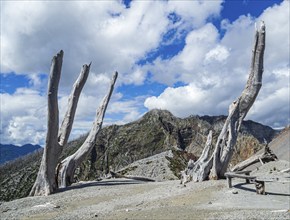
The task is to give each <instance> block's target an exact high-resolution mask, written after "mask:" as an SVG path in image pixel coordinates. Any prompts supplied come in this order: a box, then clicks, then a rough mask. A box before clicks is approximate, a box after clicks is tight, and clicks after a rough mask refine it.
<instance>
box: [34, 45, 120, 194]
mask: <svg viewBox="0 0 290 220" xmlns="http://www.w3.org/2000/svg"><path fill="white" fill-rule="evenodd" d="M62 60H63V51H62V50H61V51H60V52H59V53H58V54H57V55H56V56H54V57H53V59H52V64H51V69H50V79H49V84H48V122H47V128H48V130H47V136H46V146H45V149H44V153H43V157H42V161H41V165H40V168H39V172H38V175H37V178H36V181H35V183H34V185H33V187H32V190H31V192H30V196H36V195H49V194H51V193H53V192H54V191H55V190H56V189H57V188H58V179H57V178H58V174H59V173H58V171H59V169H60V168H62V166H61V165H59V164H58V162H59V157H60V154H61V152H62V149H63V146H64V145H65V144H66V143H67V141H68V138H69V135H70V132H71V129H72V125H73V121H74V117H75V112H76V108H77V104H78V100H79V97H80V94H81V91H82V89H83V87H84V85H85V83H86V80H87V78H88V74H89V71H90V65H91V64H89V65H84V66H83V67H82V69H81V72H80V75H79V77H78V79H77V80H76V82H75V83H74V86H73V89H72V91H71V94H70V96H69V100H68V109H67V111H66V113H65V116H64V119H63V121H62V124H61V127H60V129H59V114H58V100H57V95H58V85H59V80H60V75H61V67H62ZM116 78H117V73H116V74H115V75H114V80H113V81H114V82H113V84H115V81H116ZM113 86H114V85H113ZM113 86H112V85H111V88H110V92H109V95H108V96H106V97H105V99H104V101H103V105H102V106H101V107H100V110H99V111H98V112H97V119H96V121H95V124H94V126H93V128H92V130H91V132H90V134H89V136H88V139H87V140H86V142H85V143H86V146H87V145H89V146H92V145H93V143H94V141H95V137H96V135H97V133H98V131H99V130H100V127H101V125H102V121H103V117H104V113H105V111H106V108H107V105H108V102H109V99H110V96H111V94H112V91H113ZM87 151H88V149H84V148H81V149H80V151H77V152H76V154H74V155H73V156H76V157H79V158H78V159H76V160H75V161H74V162H75V163H76V165H77V164H79V163H80V162H79V161H81V160H82V159H83V158H84V157H85V156H86V154H87ZM71 167H72V166H70V167H69V168H71ZM66 172H68V171H67V170H66ZM73 172H74V170H73ZM66 178H67V176H66ZM66 181H69V180H66Z"/></svg>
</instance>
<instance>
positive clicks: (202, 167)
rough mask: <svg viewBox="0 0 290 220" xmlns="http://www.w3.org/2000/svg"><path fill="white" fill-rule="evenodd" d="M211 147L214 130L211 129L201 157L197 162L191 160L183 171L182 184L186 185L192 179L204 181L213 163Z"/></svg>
mask: <svg viewBox="0 0 290 220" xmlns="http://www.w3.org/2000/svg"><path fill="white" fill-rule="evenodd" d="M211 147H212V131H210V132H209V134H208V136H207V141H206V144H205V148H204V149H203V151H202V153H201V156H200V157H199V159H198V160H197V161H196V162H194V161H193V160H189V162H188V165H187V168H186V169H185V170H184V171H181V184H183V185H185V184H186V183H187V182H189V181H191V180H193V181H194V182H198V181H203V180H205V179H206V178H207V175H208V172H209V169H210V167H211V165H212V158H211V159H209V152H210V150H211ZM206 168H207V169H206Z"/></svg>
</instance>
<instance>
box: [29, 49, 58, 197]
mask: <svg viewBox="0 0 290 220" xmlns="http://www.w3.org/2000/svg"><path fill="white" fill-rule="evenodd" d="M62 60H63V51H62V50H61V51H60V52H59V53H58V54H57V55H56V56H54V57H53V59H52V63H51V68H50V78H49V81H48V92H47V95H48V99H47V100H48V102H47V106H48V116H47V135H46V144H45V148H44V152H43V156H42V160H41V165H40V168H39V171H38V174H37V178H36V181H35V183H34V185H33V187H32V189H31V191H30V194H29V195H30V196H38V195H49V194H51V193H52V192H53V191H55V190H56V188H57V185H56V181H55V167H56V165H57V162H58V156H59V154H60V148H59V144H58V141H57V136H58V123H59V118H58V102H57V94H58V85H59V80H60V75H61V68H62Z"/></svg>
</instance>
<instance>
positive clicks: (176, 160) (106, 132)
mask: <svg viewBox="0 0 290 220" xmlns="http://www.w3.org/2000/svg"><path fill="white" fill-rule="evenodd" d="M225 119H226V117H225V116H214V117H211V116H203V117H200V116H191V117H188V118H185V119H181V118H177V117H175V116H173V115H172V114H171V113H170V112H168V111H162V110H152V111H150V112H148V113H146V114H145V115H144V116H143V117H142V118H140V119H139V120H137V121H135V122H132V123H129V124H126V125H122V126H117V125H112V126H108V127H105V128H103V129H102V131H101V132H100V135H99V137H98V139H97V143H96V146H95V147H94V148H93V150H92V152H91V154H90V155H89V156H88V158H87V160H86V161H85V162H84V163H83V164H82V165H81V166H80V168H78V169H77V170H76V180H79V181H80V180H95V179H97V178H99V177H102V176H104V175H105V174H107V173H108V170H109V167H110V166H111V167H112V168H113V169H114V170H120V169H122V168H124V167H125V166H127V165H129V164H131V163H133V162H134V161H137V160H139V159H143V158H147V157H150V156H153V155H156V154H159V153H162V152H165V151H168V150H173V155H174V157H173V159H171V161H170V167H171V169H172V172H173V173H174V174H175V175H178V173H179V171H180V170H181V169H184V166H185V165H186V160H187V159H188V158H189V157H194V156H199V155H200V153H201V151H202V149H203V146H204V144H205V141H206V136H207V134H208V132H209V130H213V139H214V141H215V140H216V139H217V136H218V134H219V132H220V130H221V128H222V125H223V123H224V121H225ZM276 134H277V131H275V130H273V129H272V128H270V127H268V126H264V125H261V124H259V123H256V122H253V121H245V122H244V123H243V125H242V127H241V133H240V136H239V138H238V141H237V145H236V151H235V152H236V154H235V155H234V157H233V159H232V164H235V163H237V162H238V161H241V160H244V159H246V158H248V157H249V156H251V155H253V154H254V153H255V152H257V151H258V150H260V149H261V148H262V147H263V144H262V142H263V140H264V139H266V140H267V141H268V142H270V141H271V140H272V139H273V137H274V136H275V135H276ZM84 139H85V136H82V137H80V138H79V139H77V140H74V141H72V142H70V143H69V144H68V145H67V146H66V147H65V148H64V150H63V154H62V156H61V158H65V157H66V156H68V155H70V154H71V153H73V152H75V151H76V150H77V149H78V148H79V147H80V145H81V144H82V143H83V141H84ZM40 160H41V152H37V153H33V154H30V155H29V156H26V157H23V158H20V159H18V160H16V161H13V162H10V163H8V164H6V165H5V166H0V187H1V192H0V194H1V198H0V200H5V201H8V200H12V199H16V198H20V197H24V196H27V194H28V192H29V190H30V188H31V187H32V184H33V182H34V180H35V178H36V174H37V171H38V167H39V164H40ZM169 160H170V159H169Z"/></svg>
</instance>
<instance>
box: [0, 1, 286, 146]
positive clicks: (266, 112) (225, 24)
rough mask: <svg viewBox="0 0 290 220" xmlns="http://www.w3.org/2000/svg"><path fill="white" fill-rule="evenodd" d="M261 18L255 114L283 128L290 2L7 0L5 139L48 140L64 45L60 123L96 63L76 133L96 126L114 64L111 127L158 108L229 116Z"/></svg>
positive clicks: (0, 106)
mask: <svg viewBox="0 0 290 220" xmlns="http://www.w3.org/2000/svg"><path fill="white" fill-rule="evenodd" d="M273 18H275V19H273ZM262 20H263V21H265V23H266V29H267V38H266V52H265V64H264V69H265V70H264V76H263V86H262V89H261V91H260V94H259V96H258V98H257V101H256V102H255V104H254V106H253V107H252V109H251V110H250V112H249V114H248V116H247V117H246V119H248V120H254V121H257V122H259V123H262V124H265V125H269V126H271V127H274V128H282V127H285V126H287V125H289V1H280V0H279V1H278V0H277V1H276V0H269V1H268V0H255V1H252V0H241V1H230V0H227V1H222V0H214V1H208V0H205V1H133V2H131V1H125V2H124V1H101V2H100V1H68V2H67V1H52V2H50V1H1V74H0V79H1V82H0V85H1V87H0V98H1V99H0V101H1V103H0V111H1V131H0V135H1V136H0V142H1V143H5V144H6V143H7V144H8V143H9V144H18V145H22V144H25V143H33V144H41V145H44V143H45V135H46V133H45V132H46V88H47V80H48V78H47V76H48V73H49V68H50V62H51V58H52V56H53V55H55V54H56V53H57V52H58V51H59V50H61V49H63V50H64V61H63V62H64V63H63V70H62V77H61V82H60V91H59V109H60V119H61V120H62V116H63V114H64V112H65V110H66V103H67V98H68V95H69V92H70V89H71V87H72V84H73V82H74V80H75V79H76V78H77V75H78V73H79V71H80V68H81V66H82V65H83V64H85V63H89V62H91V61H92V67H91V73H90V76H89V79H88V81H87V83H86V85H85V88H84V91H83V93H82V96H81V98H80V101H79V106H78V110H77V115H76V119H75V122H74V126H73V131H72V134H71V138H76V137H78V136H79V135H81V134H84V133H86V132H87V131H89V130H90V128H91V125H92V122H93V119H94V116H95V110H96V108H97V107H98V105H99V102H100V100H101V99H102V97H103V96H104V94H105V93H106V91H107V89H108V83H109V80H110V78H111V76H112V73H113V72H114V71H115V70H117V71H118V72H119V78H118V81H117V86H116V89H115V91H114V95H113V97H112V99H111V102H110V105H109V108H108V110H107V113H106V117H105V125H109V124H112V123H116V124H124V123H128V122H131V121H133V120H136V119H138V118H140V117H141V116H142V115H143V114H144V113H145V112H147V111H148V110H151V109H154V108H158V109H167V110H169V111H171V112H172V113H173V114H174V115H176V116H178V117H187V116H189V115H221V114H223V115H226V114H227V111H228V106H229V104H230V103H231V102H232V101H233V100H234V99H236V98H237V97H238V96H239V95H240V93H241V91H242V90H243V87H244V85H245V82H246V79H247V73H248V70H249V65H250V59H251V48H252V43H253V37H254V31H255V23H257V25H259V22H260V21H262ZM61 120H60V121H61Z"/></svg>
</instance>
